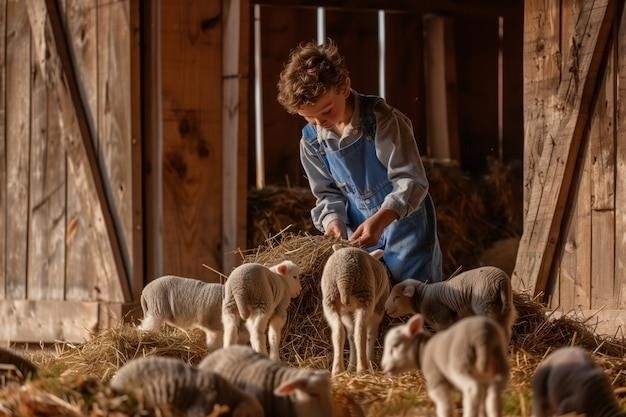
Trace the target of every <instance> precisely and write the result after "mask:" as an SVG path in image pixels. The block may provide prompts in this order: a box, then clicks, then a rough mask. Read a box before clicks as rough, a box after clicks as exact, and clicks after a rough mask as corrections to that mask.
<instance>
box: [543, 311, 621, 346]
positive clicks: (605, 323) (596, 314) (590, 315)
mask: <svg viewBox="0 0 626 417" xmlns="http://www.w3.org/2000/svg"><path fill="white" fill-rule="evenodd" d="M563 315H565V316H568V317H571V318H572V319H574V320H576V321H578V322H584V323H585V324H586V325H587V326H588V328H589V329H590V330H591V331H592V332H593V333H594V334H596V335H599V336H610V337H616V338H620V339H621V338H624V337H625V336H626V334H625V333H626V311H625V310H620V309H610V308H607V309H584V308H582V309H580V308H579V309H574V310H559V311H555V312H554V313H552V316H551V317H552V318H554V319H557V318H559V317H561V316H563Z"/></svg>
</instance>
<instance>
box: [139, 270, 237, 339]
mask: <svg viewBox="0 0 626 417" xmlns="http://www.w3.org/2000/svg"><path fill="white" fill-rule="evenodd" d="M223 300H224V285H222V284H213V283H208V282H203V281H200V280H197V279H192V278H183V277H178V276H174V275H166V276H163V277H160V278H157V279H155V280H154V281H152V282H150V283H149V284H148V285H146V286H145V287H144V289H143V291H142V292H141V309H142V310H143V320H142V321H141V323H140V325H139V328H140V329H142V330H156V329H158V328H159V327H161V325H162V324H163V323H167V324H169V325H170V326H174V327H178V328H180V329H183V330H184V329H188V328H192V327H196V328H199V329H201V330H202V331H204V333H205V334H206V344H207V346H208V348H209V350H215V349H217V348H220V347H222V341H223V338H224V336H223V333H224V332H223V328H222V302H223ZM241 336H242V337H241V340H240V342H243V343H246V342H247V341H248V334H247V332H245V333H244V332H242V335H241Z"/></svg>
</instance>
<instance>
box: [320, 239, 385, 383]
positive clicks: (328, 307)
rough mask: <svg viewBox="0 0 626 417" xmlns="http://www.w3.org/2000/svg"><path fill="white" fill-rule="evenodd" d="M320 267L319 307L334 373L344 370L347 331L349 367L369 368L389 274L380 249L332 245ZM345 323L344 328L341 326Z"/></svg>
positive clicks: (359, 369)
mask: <svg viewBox="0 0 626 417" xmlns="http://www.w3.org/2000/svg"><path fill="white" fill-rule="evenodd" d="M333 250H334V252H333V253H332V254H331V255H330V257H329V258H328V260H327V261H326V264H325V265H324V270H323V271H322V279H321V286H322V307H323V309H324V316H325V317H326V321H327V322H328V325H329V326H330V329H331V335H332V342H333V367H332V373H333V375H335V374H337V373H340V372H343V371H344V369H345V368H344V363H343V349H344V345H345V339H346V330H347V333H348V343H349V345H350V356H349V368H350V369H352V368H354V365H355V360H356V370H357V372H362V371H364V370H367V369H369V368H370V361H371V360H372V359H373V350H374V343H375V342H376V337H377V336H378V327H379V325H380V322H381V320H382V318H383V315H384V314H385V300H386V299H387V296H388V295H389V275H388V273H387V269H386V268H385V266H384V265H383V263H382V262H381V261H380V258H381V257H382V255H383V251H382V250H380V249H379V250H375V251H373V252H372V253H371V254H370V253H368V252H366V251H365V250H363V249H359V248H356V247H345V246H343V247H342V246H341V245H337V244H336V245H333ZM344 326H345V329H344Z"/></svg>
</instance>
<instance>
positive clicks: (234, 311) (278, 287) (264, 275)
mask: <svg viewBox="0 0 626 417" xmlns="http://www.w3.org/2000/svg"><path fill="white" fill-rule="evenodd" d="M299 274H300V268H299V267H298V266H297V265H296V264H295V263H293V262H291V261H283V262H281V263H279V264H277V265H274V266H272V267H269V268H268V267H265V266H263V265H261V264H258V263H254V262H250V263H245V264H242V265H239V266H238V267H237V268H235V269H234V270H233V271H232V272H231V274H230V276H229V277H228V279H227V280H226V284H225V294H224V301H223V303H222V323H223V325H224V347H228V346H232V345H233V344H235V342H236V341H237V336H238V330H237V329H238V327H239V325H240V324H241V320H244V321H245V325H246V327H247V329H248V332H249V333H250V343H251V345H252V348H253V349H254V350H256V351H257V352H261V353H265V354H267V339H268V337H269V345H270V357H271V358H272V359H274V360H279V356H280V355H279V349H280V346H279V345H280V337H281V332H282V329H283V327H284V325H285V322H286V321H287V308H288V307H289V303H290V301H291V299H292V298H295V297H297V296H298V295H299V294H300V291H301V289H302V286H301V284H300V278H299V276H298V275H299ZM268 327H269V330H268ZM266 332H267V335H266Z"/></svg>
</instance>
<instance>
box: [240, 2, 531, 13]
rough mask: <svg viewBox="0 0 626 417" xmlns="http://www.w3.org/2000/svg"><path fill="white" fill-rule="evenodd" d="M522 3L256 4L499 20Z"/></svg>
mask: <svg viewBox="0 0 626 417" xmlns="http://www.w3.org/2000/svg"><path fill="white" fill-rule="evenodd" d="M519 2H520V0H512V1H499V0H471V1H455V0H427V1H414V0H394V1H392V2H391V1H388V0H298V2H297V3H294V2H293V0H255V1H253V2H252V3H253V4H262V5H267V6H278V7H309V8H316V7H326V8H328V9H331V10H336V9H342V10H350V11H372V10H374V11H375V10H389V11H399V12H411V13H415V14H426V13H442V14H445V13H459V14H471V15H481V16H499V15H501V14H503V13H505V12H506V11H507V10H509V8H511V7H513V6H514V5H515V4H516V3H519Z"/></svg>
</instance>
